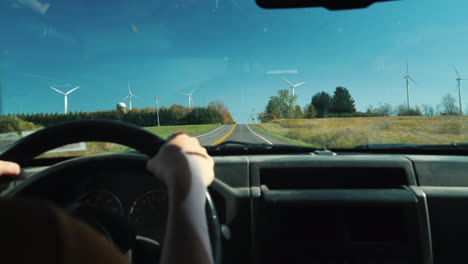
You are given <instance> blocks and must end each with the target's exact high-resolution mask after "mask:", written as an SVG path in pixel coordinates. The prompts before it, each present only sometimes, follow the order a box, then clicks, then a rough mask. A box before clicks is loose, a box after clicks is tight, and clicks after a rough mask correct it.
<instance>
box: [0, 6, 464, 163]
mask: <svg viewBox="0 0 468 264" xmlns="http://www.w3.org/2000/svg"><path fill="white" fill-rule="evenodd" d="M463 7H468V3H466V1H463V0H458V1H450V4H447V3H442V2H440V1H436V0H430V1H422V0H421V1H417V0H414V1H395V2H385V3H378V4H374V5H372V6H371V7H369V8H366V9H358V10H349V11H337V12H336V11H335V12H333V11H329V10H326V9H324V8H303V9H285V10H266V9H262V8H260V7H258V6H257V5H256V3H255V1H253V0H213V1H195V0H176V1H163V0H115V1H91V0H81V1H75V0H5V1H2V2H1V3H0V29H1V32H2V35H3V36H2V41H0V96H1V100H0V101H1V105H0V112H1V114H2V117H0V133H1V134H0V148H2V147H5V146H6V145H7V144H9V143H10V142H12V141H15V140H17V139H19V138H21V137H23V136H27V135H28V134H30V133H33V132H34V131H36V130H37V129H41V128H44V127H48V126H51V125H54V124H57V123H60V122H63V121H67V120H84V119H113V120H122V121H124V122H129V123H132V124H136V125H138V126H141V127H145V128H147V129H149V130H150V131H152V132H155V133H156V134H158V135H160V136H162V137H166V136H168V135H170V134H171V133H173V132H175V131H177V130H184V131H186V132H187V133H189V134H190V135H194V136H197V138H198V139H199V141H200V142H201V143H202V144H203V145H205V146H211V145H217V144H221V143H222V142H226V141H231V140H232V141H240V142H245V143H262V144H273V145H274V144H292V145H307V146H314V147H323V148H353V147H355V146H357V145H365V144H378V143H419V144H448V143H452V142H467V141H468V140H467V133H468V132H467V129H466V128H467V127H466V126H467V121H468V119H467V117H465V116H463V115H464V114H465V113H466V109H467V107H466V106H465V101H464V99H463V96H462V95H463V93H464V86H465V80H464V77H468V64H467V63H466V62H467V61H468V54H465V52H464V50H465V47H466V46H467V45H468V37H467V36H468V18H467V16H466V14H465V12H464V11H465V10H466V8H463ZM415 10H417V12H416V11H415ZM467 84H468V83H467ZM93 144H94V145H93ZM83 148H84V149H86V150H84V149H83ZM124 150H127V148H125V147H122V146H115V145H111V144H105V143H87V144H85V143H79V144H75V145H73V146H68V149H65V150H62V154H63V152H75V151H77V152H76V153H89V152H106V151H111V152H119V151H124ZM80 151H81V152H80ZM83 151H85V152H83ZM50 154H54V153H50ZM54 155H61V154H57V153H55V154H54Z"/></svg>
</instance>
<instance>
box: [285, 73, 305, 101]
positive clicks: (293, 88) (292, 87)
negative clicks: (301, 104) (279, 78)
mask: <svg viewBox="0 0 468 264" xmlns="http://www.w3.org/2000/svg"><path fill="white" fill-rule="evenodd" d="M283 80H284V81H285V82H287V83H288V84H289V87H291V89H292V96H293V97H294V91H295V89H296V87H298V86H301V85H303V84H304V82H300V83H296V84H292V82H290V81H288V80H286V78H284V77H283Z"/></svg>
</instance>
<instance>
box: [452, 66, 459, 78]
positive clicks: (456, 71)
mask: <svg viewBox="0 0 468 264" xmlns="http://www.w3.org/2000/svg"><path fill="white" fill-rule="evenodd" d="M453 69H454V70H455V73H456V74H457V76H458V78H460V73H458V70H457V68H456V67H455V66H453Z"/></svg>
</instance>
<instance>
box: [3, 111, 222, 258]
mask: <svg viewBox="0 0 468 264" xmlns="http://www.w3.org/2000/svg"><path fill="white" fill-rule="evenodd" d="M83 141H104V142H111V143H117V144H121V145H125V146H128V147H131V148H133V149H135V150H137V151H139V152H140V153H142V154H144V155H146V156H143V157H142V155H135V154H133V155H131V154H120V155H119V154H113V155H112V154H110V155H100V156H89V157H79V158H75V159H72V160H68V161H64V162H60V163H57V164H54V165H53V166H50V167H49V168H47V169H45V170H43V171H41V172H39V173H37V174H35V175H33V176H31V177H29V178H28V179H27V180H25V181H24V182H23V184H21V185H18V186H15V187H14V188H12V189H10V190H8V191H7V192H6V193H4V194H3V195H2V196H3V197H6V198H13V197H21V196H28V197H33V198H34V197H36V198H43V197H47V195H46V194H44V193H41V192H44V191H42V189H41V188H39V186H41V184H42V185H43V186H45V185H44V183H45V182H48V180H49V179H50V178H53V177H55V176H56V175H62V174H63V172H65V171H66V170H67V169H70V168H74V167H77V166H91V167H92V166H102V164H106V162H114V163H115V162H117V163H125V162H127V164H131V165H132V167H131V168H135V169H136V170H140V171H146V166H145V164H146V161H147V160H148V158H149V157H153V156H154V155H156V154H157V153H158V151H159V149H160V148H161V147H162V145H163V144H164V143H165V142H166V141H165V140H164V139H162V138H161V137H159V136H157V135H155V134H153V133H151V132H149V131H147V130H144V129H142V128H140V127H138V126H134V125H131V124H128V123H124V122H120V121H111V120H80V121H71V122H64V123H61V124H59V125H56V126H52V127H48V128H45V129H42V130H39V131H38V132H36V133H33V134H31V135H29V136H27V137H24V138H22V139H21V140H19V141H17V142H16V143H14V144H12V145H11V146H9V147H8V148H6V149H4V150H3V152H0V160H6V161H13V162H16V163H19V164H20V165H25V164H27V163H28V162H30V161H31V160H32V159H33V158H34V157H36V156H38V155H40V154H42V153H44V152H46V151H48V150H52V149H54V148H57V147H60V146H63V145H66V144H71V143H77V142H83ZM96 164H98V165H96ZM54 175H55V176H54ZM62 176H63V175H62ZM62 178H64V177H62ZM48 186H49V188H50V184H49V185H48ZM61 187H63V186H61ZM206 195H207V203H206V214H207V222H208V228H209V232H210V240H211V246H212V251H213V257H214V260H215V263H220V261H221V232H220V225H219V221H218V217H217V213H216V209H215V207H214V203H213V201H212V199H211V197H210V194H209V193H208V192H207V194H206ZM64 209H65V210H67V211H68V212H69V213H70V214H72V215H74V216H76V217H78V218H80V219H81V220H83V221H85V222H87V223H88V224H89V225H91V226H92V227H94V228H95V229H96V230H97V231H98V232H100V233H101V234H103V235H104V236H105V237H107V238H108V239H109V240H111V241H112V242H113V243H115V244H116V245H117V246H118V248H119V249H120V250H121V251H122V252H123V253H127V252H129V251H130V252H131V250H132V249H133V248H134V245H135V239H136V238H135V234H134V233H133V232H132V230H131V228H130V227H129V224H128V222H127V221H126V220H125V219H123V218H122V217H118V216H116V215H113V214H110V213H106V212H103V211H100V210H94V209H90V208H83V207H82V206H80V205H76V204H72V205H70V206H67V208H64Z"/></svg>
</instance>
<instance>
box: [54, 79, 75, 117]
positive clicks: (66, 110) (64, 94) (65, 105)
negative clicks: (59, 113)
mask: <svg viewBox="0 0 468 264" xmlns="http://www.w3.org/2000/svg"><path fill="white" fill-rule="evenodd" d="M50 88H51V89H53V90H54V91H56V92H57V93H60V94H63V105H64V107H63V108H64V109H63V112H64V113H65V114H66V113H68V95H69V94H71V93H73V92H74V91H75V90H76V89H78V88H80V87H79V86H77V87H75V88H73V89H71V90H70V91H68V92H66V93H64V92H62V91H60V90H59V89H56V88H54V87H52V86H51V87H50Z"/></svg>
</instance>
